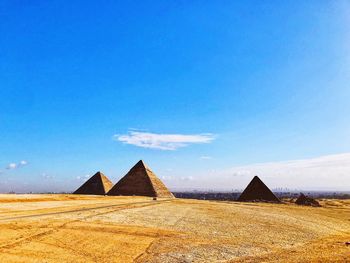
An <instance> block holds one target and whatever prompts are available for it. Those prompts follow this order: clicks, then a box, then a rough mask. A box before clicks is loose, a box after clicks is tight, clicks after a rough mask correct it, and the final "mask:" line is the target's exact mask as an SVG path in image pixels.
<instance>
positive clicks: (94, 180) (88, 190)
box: [73, 172, 113, 195]
mask: <svg viewBox="0 0 350 263" xmlns="http://www.w3.org/2000/svg"><path fill="white" fill-rule="evenodd" d="M112 186H113V183H112V182H111V181H110V180H109V179H108V178H107V177H106V176H105V175H104V174H103V173H101V172H97V173H95V174H94V175H93V176H92V177H90V179H89V180H87V181H86V182H85V183H84V184H83V185H82V186H80V187H79V188H78V189H77V190H76V191H75V192H74V193H73V194H80V195H105V194H106V193H107V192H108V191H109V190H110V189H111V188H112Z"/></svg>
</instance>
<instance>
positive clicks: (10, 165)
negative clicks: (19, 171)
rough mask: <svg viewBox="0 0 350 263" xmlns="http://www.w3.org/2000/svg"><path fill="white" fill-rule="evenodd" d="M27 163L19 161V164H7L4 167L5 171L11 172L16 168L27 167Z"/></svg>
mask: <svg viewBox="0 0 350 263" xmlns="http://www.w3.org/2000/svg"><path fill="white" fill-rule="evenodd" d="M27 164H28V162H27V161H24V160H22V161H20V162H19V163H9V164H8V165H7V167H6V169H7V170H13V169H16V168H19V167H22V166H25V165H27Z"/></svg>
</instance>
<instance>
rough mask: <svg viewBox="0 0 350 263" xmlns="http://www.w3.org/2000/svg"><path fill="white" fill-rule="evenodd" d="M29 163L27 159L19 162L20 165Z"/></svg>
mask: <svg viewBox="0 0 350 263" xmlns="http://www.w3.org/2000/svg"><path fill="white" fill-rule="evenodd" d="M27 164H28V162H27V161H25V160H22V161H20V162H19V164H18V165H19V166H24V165H27Z"/></svg>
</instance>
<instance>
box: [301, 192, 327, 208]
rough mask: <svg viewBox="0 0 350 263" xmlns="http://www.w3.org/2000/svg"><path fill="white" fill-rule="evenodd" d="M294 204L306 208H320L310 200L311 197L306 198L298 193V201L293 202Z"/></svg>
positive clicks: (315, 201) (313, 200)
mask: <svg viewBox="0 0 350 263" xmlns="http://www.w3.org/2000/svg"><path fill="white" fill-rule="evenodd" d="M295 203H296V204H297V205H306V206H314V207H320V206H321V205H320V203H319V202H318V201H317V200H315V199H313V198H311V197H308V196H306V195H304V194H303V193H300V195H299V197H298V199H297V200H296V201H295Z"/></svg>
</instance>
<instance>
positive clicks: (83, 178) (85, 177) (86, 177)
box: [76, 174, 90, 180]
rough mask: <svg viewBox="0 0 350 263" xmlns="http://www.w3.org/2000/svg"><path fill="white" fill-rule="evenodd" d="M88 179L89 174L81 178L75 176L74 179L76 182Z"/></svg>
mask: <svg viewBox="0 0 350 263" xmlns="http://www.w3.org/2000/svg"><path fill="white" fill-rule="evenodd" d="M89 177H90V175H89V174H86V175H83V176H77V177H76V179H77V180H85V179H88V178H89Z"/></svg>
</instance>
